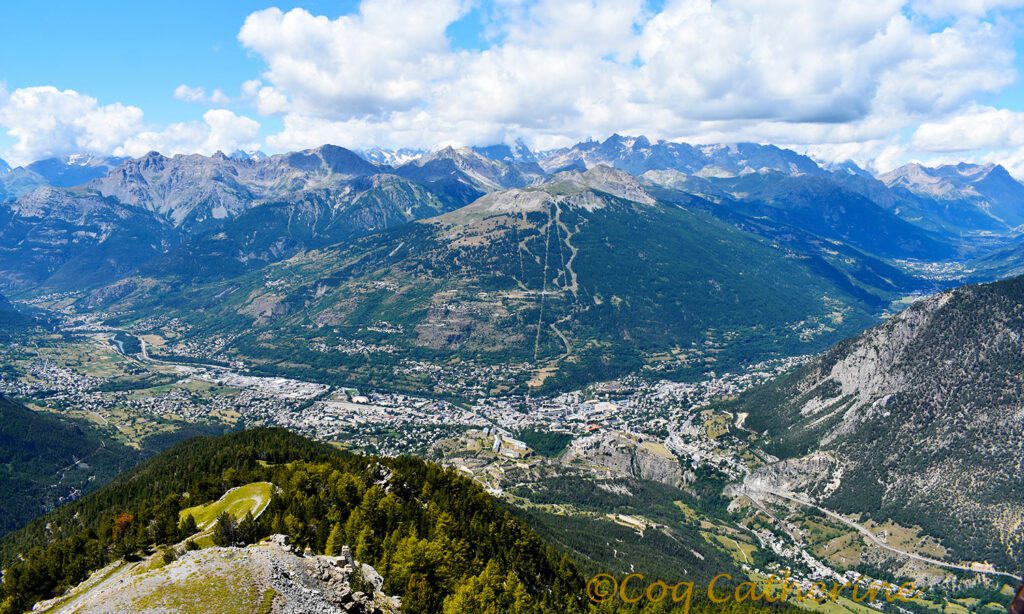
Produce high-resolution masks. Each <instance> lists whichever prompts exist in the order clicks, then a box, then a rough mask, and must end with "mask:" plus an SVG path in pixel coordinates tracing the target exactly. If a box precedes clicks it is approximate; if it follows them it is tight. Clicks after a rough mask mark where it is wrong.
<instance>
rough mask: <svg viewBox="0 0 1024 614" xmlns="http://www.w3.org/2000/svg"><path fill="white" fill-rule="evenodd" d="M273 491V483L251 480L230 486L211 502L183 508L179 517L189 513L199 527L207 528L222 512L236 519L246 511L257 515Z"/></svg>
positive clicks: (265, 505)
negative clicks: (242, 484)
mask: <svg viewBox="0 0 1024 614" xmlns="http://www.w3.org/2000/svg"><path fill="white" fill-rule="evenodd" d="M273 493H274V485H273V484H271V483H270V482H253V483H251V484H246V485H245V486H239V487H238V488H232V489H231V490H229V491H227V492H226V493H224V496H222V497H221V498H220V499H217V500H216V501H214V502H213V503H207V504H206V505H197V506H195V507H190V508H187V509H183V510H181V518H185V517H186V516H188V515H189V514H191V515H192V517H193V518H195V520H196V524H197V525H198V526H199V528H200V529H209V528H210V527H212V526H213V523H214V522H216V521H217V518H218V517H219V516H220V515H221V514H223V513H224V512H227V513H229V514H231V515H232V516H234V517H235V518H236V519H238V520H241V519H242V518H244V517H245V514H246V513H247V512H252V515H253V516H259V514H260V512H262V511H263V510H264V509H266V507H267V505H268V504H269V503H270V497H271V495H273Z"/></svg>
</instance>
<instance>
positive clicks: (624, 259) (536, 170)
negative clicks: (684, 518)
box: [0, 135, 1024, 384]
mask: <svg viewBox="0 0 1024 614" xmlns="http://www.w3.org/2000/svg"><path fill="white" fill-rule="evenodd" d="M385 153H386V152H384V151H383V150H374V151H371V152H364V153H363V154H362V155H360V154H358V153H356V152H353V151H350V150H348V149H344V148H342V147H337V146H333V145H325V146H323V147H319V148H316V149H310V150H304V151H300V152H292V153H285V154H278V155H273V156H265V155H256V154H246V153H242V152H236V153H235V154H232V155H230V156H229V155H225V154H222V153H218V154H215V155H213V156H201V155H179V156H173V157H167V156H163V155H161V154H159V153H155V152H153V153H150V154H147V155H145V156H143V157H141V158H137V159H126V160H116V159H94V158H87V157H82V156H71V157H67V158H63V159H54V160H49V161H43V162H40V163H36V164H34V165H29V166H30V167H34V168H35V170H33V171H29V167H26V168H25V169H14V170H13V171H10V172H9V173H6V174H5V175H4V176H3V177H0V183H3V184H4V185H5V186H7V187H6V189H7V194H8V197H7V200H6V202H4V203H3V204H0V244H2V245H4V249H3V250H0V291H4V292H7V293H8V294H14V295H15V296H16V297H18V296H31V295H36V294H38V293H40V292H44V291H52V290H57V291H69V290H74V291H78V292H82V291H85V292H86V295H85V296H84V297H83V298H81V299H80V302H79V303H78V306H79V308H82V309H91V308H94V307H97V306H102V307H103V308H104V309H112V310H116V311H118V312H120V313H122V314H131V313H135V314H138V315H139V317H145V314H146V313H147V310H149V309H152V308H153V307H154V306H157V305H160V306H161V307H162V308H163V309H165V310H166V311H168V312H169V313H173V314H175V315H179V316H180V317H181V319H183V320H184V321H187V322H189V323H190V326H192V327H193V328H194V330H195V331H196V333H197V334H198V333H199V332H200V331H209V330H212V329H218V330H235V331H238V332H240V333H245V334H249V333H252V334H253V335H254V334H255V331H256V330H273V331H278V332H283V331H284V330H285V329H287V330H289V331H291V332H293V333H295V332H297V331H299V330H302V331H306V332H304V333H303V336H304V338H308V337H314V339H312V340H311V341H312V342H316V341H320V340H323V339H317V338H316V337H318V336H322V337H325V338H329V337H331V336H332V335H336V334H344V335H349V336H353V335H354V336H355V337H357V338H359V337H360V335H363V336H366V335H365V330H364V329H365V328H366V327H367V326H370V325H371V324H373V321H374V320H375V319H377V320H382V321H388V322H392V323H396V324H400V325H401V326H403V330H404V333H402V334H401V335H400V336H399V337H398V338H396V339H392V340H391V341H394V342H396V343H397V345H398V346H399V347H401V348H403V353H404V355H420V356H429V357H431V358H450V357H453V356H455V355H456V354H460V355H468V356H472V357H476V358H481V359H483V360H487V361H500V360H503V359H504V358H507V357H510V356H514V357H516V359H522V360H528V361H530V362H531V363H532V364H533V365H534V368H535V369H543V370H545V372H547V373H551V372H554V373H555V377H550V376H545V377H542V378H540V379H539V380H538V379H534V383H535V384H536V383H537V382H538V381H541V382H543V381H545V380H547V381H548V382H549V383H555V382H562V383H566V384H567V383H568V382H573V381H577V382H578V381H579V378H580V377H581V374H583V373H589V374H591V376H593V377H596V376H598V374H604V375H609V374H612V373H613V372H615V371H616V370H618V371H623V370H628V369H632V368H635V367H638V366H644V365H646V366H647V367H650V366H652V363H651V360H652V357H653V356H655V355H659V354H661V353H664V352H666V351H669V352H675V353H676V354H677V355H678V354H679V351H680V350H679V348H683V347H693V348H696V349H697V351H696V353H695V354H694V355H693V357H691V358H689V359H684V360H682V361H676V364H675V366H672V361H670V364H668V365H666V364H661V365H659V366H658V368H660V369H668V370H669V371H679V372H692V371H693V369H697V370H700V369H704V368H709V367H710V365H711V363H710V362H709V361H708V360H707V358H708V357H707V356H706V355H702V352H703V350H704V349H705V347H706V346H707V344H708V343H712V344H714V343H718V341H717V340H716V338H717V337H719V336H722V335H724V336H726V337H728V338H730V339H733V342H732V343H730V344H727V345H726V347H725V348H724V349H720V350H716V351H717V352H719V353H721V356H720V357H719V358H718V359H717V360H719V361H720V362H719V363H718V366H719V367H725V366H728V365H730V364H736V362H737V361H742V360H748V359H759V358H770V357H773V356H777V355H780V354H789V353H806V352H811V351H817V350H819V349H822V348H824V347H826V346H827V345H828V344H829V343H832V342H835V341H837V340H839V339H841V338H843V337H844V336H846V335H848V334H851V333H853V332H856V331H858V330H861V329H862V328H863V327H864V326H866V325H868V324H870V323H871V322H872V318H874V317H877V316H878V315H879V314H880V313H882V312H883V311H884V310H886V309H887V308H888V307H889V305H890V303H891V302H892V301H894V300H896V299H899V298H900V297H902V296H905V295H907V294H913V293H921V292H931V291H934V290H936V289H940V288H942V287H945V286H948V285H950V283H951V282H952V281H955V280H956V279H970V280H974V279H979V280H985V279H993V278H995V277H996V276H997V275H998V272H999V271H1005V270H1008V269H1012V268H1013V267H1015V266H1017V264H1016V263H1017V262H1018V260H1019V258H1020V256H1019V254H1018V253H1017V252H1016V251H1013V250H1012V241H1013V240H1014V237H1015V236H1016V235H1015V233H1014V231H1013V230H1012V229H1011V227H1010V226H1009V224H1011V223H1012V222H1013V221H1014V220H1016V219H1017V218H1016V217H1014V216H1015V215H1018V213H1017V211H1021V210H1024V205H1015V204H1014V202H1015V201H1014V200H1013V199H1014V194H1015V192H1014V189H1015V188H1014V187H1013V186H1017V188H1016V189H1020V190H1024V186H1021V185H1020V184H1019V183H1017V182H1016V181H1015V180H1014V179H1013V178H1012V177H1010V176H1009V175H1008V174H1007V173H1006V172H1005V170H1002V169H1001V167H999V168H996V167H972V166H969V165H961V166H959V167H957V169H959V170H957V171H956V172H953V171H951V170H950V169H949V168H946V167H942V168H940V169H933V170H931V171H929V172H930V173H932V174H933V175H935V176H936V177H938V176H941V177H947V175H951V173H952V175H955V176H956V177H958V178H959V179H956V180H954V178H947V179H944V180H943V181H944V183H942V186H943V187H942V188H941V190H940V189H938V188H933V187H928V186H932V184H931V183H926V182H923V180H921V181H916V182H914V181H909V180H906V181H903V180H897V179H896V175H891V176H884V177H881V178H875V177H873V176H871V175H870V174H869V173H867V172H866V171H863V169H860V168H858V167H856V166H855V165H853V164H852V163H848V164H843V165H838V166H831V167H827V168H826V167H822V166H821V165H819V164H817V163H815V162H814V161H813V160H811V159H810V158H808V157H806V156H803V155H800V154H797V153H796V152H793V151H789V150H785V149H780V148H778V147H774V146H770V145H757V144H751V143H740V144H735V145H699V146H694V145H689V144H685V143H671V142H664V141H659V142H651V141H650V140H648V139H646V138H644V137H635V138H634V137H622V136H618V135H615V136H612V137H610V138H608V139H606V140H605V141H603V142H597V141H587V142H583V143H579V144H577V145H575V146H573V147H570V148H565V149H560V150H556V151H549V152H540V153H534V152H531V151H530V150H529V149H528V148H526V147H525V145H523V144H522V143H515V144H512V145H497V146H490V147H475V148H468V147H463V148H452V147H447V148H443V149H440V150H437V151H433V152H413V151H404V152H395V154H394V155H385ZM387 162H392V163H394V164H395V166H392V165H390V164H388V163H387ZM61 169H64V170H61ZM22 171H25V172H31V173H33V177H36V178H41V181H42V183H40V184H38V185H35V187H33V188H31V189H28V190H21V191H20V192H19V189H20V188H18V187H17V186H19V185H23V183H22V180H21V179H18V177H15V176H16V175H17V176H24V175H25V172H22ZM920 174H921V173H917V174H914V173H910V172H907V173H903V175H900V176H904V175H906V176H907V177H918V175H920ZM929 176H931V175H929ZM72 177H74V178H77V179H81V180H83V181H84V182H83V183H81V184H79V185H74V186H70V187H68V186H66V185H65V184H67V183H70V182H71V181H72V180H71V179H70V178H72ZM12 178H13V181H12ZM922 186H924V187H922ZM951 202H955V203H956V206H955V207H954V209H955V210H956V211H957V212H964V211H972V212H973V213H972V214H971V215H966V214H965V215H963V216H959V217H958V215H959V214H957V215H953V214H951V213H950V211H951V208H950V207H951V205H950V204H949V203H951ZM908 212H913V214H911V213H908ZM1019 215H1024V213H1020V214H1019ZM996 218H998V219H999V220H1003V221H1004V222H1006V223H1005V224H1004V225H1003V226H1001V227H999V228H1000V229H1001V230H999V229H997V230H999V232H996V231H994V230H993V228H994V225H995V224H996V222H995V220H996ZM954 222H955V224H954ZM1007 245H1010V246H1011V247H1006V246H1007ZM1000 249H1004V250H1010V251H1009V252H1007V253H1005V254H1002V255H1000V254H1001V252H1000V251H999V250H1000ZM986 258H987V259H988V260H986ZM992 258H996V260H995V261H993V260H992ZM936 267H938V268H939V269H943V268H950V267H952V268H953V269H955V270H959V271H960V273H959V275H958V276H953V277H949V276H946V277H943V276H941V275H930V274H928V271H929V270H930V269H933V268H936ZM268 280H269V281H268ZM271 287H273V288H274V289H273V290H268V288H271ZM370 288H387V290H384V291H370V290H369V289H370ZM227 295H230V296H231V299H230V300H227V301H225V300H222V299H220V298H218V299H216V300H213V299H212V297H224V296H227ZM356 314H358V316H357V315H356ZM341 322H345V323H346V327H347V328H346V330H345V331H344V333H341V332H337V333H335V332H332V331H336V330H339V329H338V325H339V323H341ZM665 326H667V328H664V327H665ZM311 330H312V331H313V332H312V333H311V332H309V331H311ZM318 331H319V332H318ZM666 333H667V334H666ZM328 340H329V339H328ZM364 340H366V341H375V340H379V339H376V336H375V335H369V336H366V338H365V339H364ZM241 345H244V340H243V341H240V344H239V347H240V346H241ZM257 346H258V347H257ZM247 351H248V352H249V353H250V354H251V353H254V352H255V353H258V354H263V353H265V352H270V353H271V354H273V353H274V352H276V351H278V349H277V348H274V347H266V344H263V343H260V344H255V345H254V346H250V347H249V348H248V350H247ZM687 353H688V352H687ZM300 362H302V361H300ZM662 362H663V361H662ZM601 365H606V366H607V365H617V367H615V368H606V367H601ZM695 365H699V366H695Z"/></svg>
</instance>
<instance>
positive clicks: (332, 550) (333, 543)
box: [324, 523, 344, 556]
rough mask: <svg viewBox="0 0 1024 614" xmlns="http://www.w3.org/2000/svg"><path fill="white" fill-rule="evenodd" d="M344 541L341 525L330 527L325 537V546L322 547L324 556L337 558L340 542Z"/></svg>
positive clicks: (339, 551)
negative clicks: (328, 533) (329, 531)
mask: <svg viewBox="0 0 1024 614" xmlns="http://www.w3.org/2000/svg"><path fill="white" fill-rule="evenodd" d="M343 539H344V537H342V532H341V524H340V523H335V524H334V526H332V527H331V533H330V535H328V536H327V545H326V546H325V547H324V554H326V555H327V556H338V555H339V554H341V546H342V544H341V542H342V540H343Z"/></svg>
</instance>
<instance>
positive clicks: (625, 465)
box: [562, 431, 686, 487]
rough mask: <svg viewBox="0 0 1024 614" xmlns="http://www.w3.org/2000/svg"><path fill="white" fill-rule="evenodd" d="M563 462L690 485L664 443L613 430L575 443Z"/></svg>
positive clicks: (619, 475)
mask: <svg viewBox="0 0 1024 614" xmlns="http://www.w3.org/2000/svg"><path fill="white" fill-rule="evenodd" d="M562 462H564V463H566V464H573V465H582V466H585V467H590V468H592V469H596V470H598V471H599V472H602V473H606V474H608V475H611V476H615V477H631V478H636V479H639V480H652V481H655V482H661V483H663V484H668V485H670V486H676V487H681V486H683V485H685V483H686V480H685V479H684V475H683V470H682V466H681V465H680V464H679V459H678V458H676V456H675V455H674V454H672V452H670V451H669V450H668V448H666V447H665V446H664V445H663V444H662V443H661V442H660V441H657V440H654V439H648V438H644V437H643V436H641V435H637V434H635V433H625V432H619V431H613V432H609V433H600V434H597V435H591V436H589V437H582V438H580V439H577V440H575V441H573V442H572V444H571V445H570V446H569V449H568V450H567V451H566V452H565V454H564V456H563V457H562Z"/></svg>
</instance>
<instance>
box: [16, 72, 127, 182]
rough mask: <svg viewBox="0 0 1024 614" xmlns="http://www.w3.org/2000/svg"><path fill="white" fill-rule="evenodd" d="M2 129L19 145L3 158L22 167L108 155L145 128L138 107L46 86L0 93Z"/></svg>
mask: <svg viewBox="0 0 1024 614" xmlns="http://www.w3.org/2000/svg"><path fill="white" fill-rule="evenodd" d="M0 126H2V127H3V129H4V130H5V131H6V132H7V135H8V136H10V137H13V138H14V139H15V143H14V145H13V146H11V147H10V148H9V149H8V150H7V151H5V152H4V158H5V159H7V160H8V161H9V162H10V163H11V164H12V165H19V164H26V163H28V162H32V161H33V160H38V159H40V158H45V157H49V156H57V155H62V154H67V153H74V152H86V153H95V154H109V153H110V152H111V151H113V150H114V149H115V148H116V147H118V146H119V145H120V144H122V143H123V142H124V141H125V139H127V138H129V137H130V136H131V135H133V134H137V133H138V132H139V131H140V130H141V129H142V128H143V122H142V109H140V108H138V107H134V106H130V105H123V104H120V103H115V104H109V105H101V104H99V102H98V101H97V100H96V99H95V98H93V97H91V96H86V95H84V94H80V93H78V92H76V91H74V90H58V89H57V88H55V87H52V86H42V87H26V88H20V89H16V90H14V91H13V92H10V93H8V92H5V91H0Z"/></svg>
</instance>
